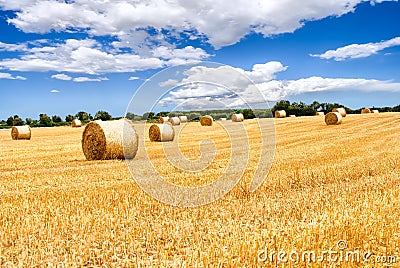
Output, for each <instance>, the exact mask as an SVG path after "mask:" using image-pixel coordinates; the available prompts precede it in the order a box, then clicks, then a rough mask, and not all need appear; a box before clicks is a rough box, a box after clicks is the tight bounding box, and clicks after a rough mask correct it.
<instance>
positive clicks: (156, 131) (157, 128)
mask: <svg viewBox="0 0 400 268" xmlns="http://www.w3.org/2000/svg"><path fill="white" fill-rule="evenodd" d="M174 137H175V131H174V128H173V127H172V125H171V124H153V125H151V126H150V129H149V138H150V141H160V142H163V141H173V140H174Z"/></svg>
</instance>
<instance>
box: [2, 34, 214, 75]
mask: <svg viewBox="0 0 400 268" xmlns="http://www.w3.org/2000/svg"><path fill="white" fill-rule="evenodd" d="M31 45H35V46H34V47H32V48H31V49H30V50H28V51H26V50H24V49H23V46H21V50H20V51H19V52H21V54H20V56H19V57H16V58H5V59H2V60H0V68H3V69H8V70H11V71H36V72H44V71H56V72H70V73H85V74H103V73H120V72H135V71H138V70H147V69H157V68H161V67H166V66H170V65H176V64H181V63H186V62H192V61H195V60H200V59H203V58H206V57H208V54H207V53H206V52H205V51H204V50H203V49H200V48H193V47H190V46H189V47H185V48H182V49H173V48H169V49H166V48H154V51H153V54H155V55H157V56H151V55H146V56H140V55H137V54H135V53H128V52H126V53H120V52H117V51H115V52H113V51H109V52H107V51H106V49H104V48H103V47H102V45H101V44H100V43H99V42H97V41H95V40H92V39H85V40H75V39H67V40H65V41H63V42H58V43H53V42H51V41H44V40H42V41H41V42H36V43H35V44H31ZM3 47H6V45H3ZM9 49H11V48H9ZM13 49H14V48H13ZM15 49H17V48H15ZM54 78H56V79H57V77H54Z"/></svg>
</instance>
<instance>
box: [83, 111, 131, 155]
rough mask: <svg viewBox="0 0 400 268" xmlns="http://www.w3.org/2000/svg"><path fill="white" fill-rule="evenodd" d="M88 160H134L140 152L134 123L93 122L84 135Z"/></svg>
mask: <svg viewBox="0 0 400 268" xmlns="http://www.w3.org/2000/svg"><path fill="white" fill-rule="evenodd" d="M82 149H83V153H84V155H85V157H86V159H87V160H106V159H132V158H134V157H135V155H136V152H137V150H138V135H137V133H136V130H135V128H134V126H133V123H132V121H130V120H129V119H126V118H123V119H120V120H115V121H101V120H96V121H92V122H90V123H89V124H87V125H86V127H85V130H84V131H83V135H82Z"/></svg>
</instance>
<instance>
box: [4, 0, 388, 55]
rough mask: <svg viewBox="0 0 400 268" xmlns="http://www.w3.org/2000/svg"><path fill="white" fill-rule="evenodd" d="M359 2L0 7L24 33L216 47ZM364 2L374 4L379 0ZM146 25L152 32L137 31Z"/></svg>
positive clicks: (147, 1)
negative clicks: (182, 39) (201, 42)
mask: <svg viewBox="0 0 400 268" xmlns="http://www.w3.org/2000/svg"><path fill="white" fill-rule="evenodd" d="M365 1H367V0H325V1H320V0H304V1H298V0H283V1H257V0H229V1H228V0H221V1H213V0H203V1H179V0H157V1H154V0H143V1H136V0H116V1H105V0H91V1H88V0H75V1H57V0H45V1H40V0H32V1H28V0H23V1H8V0H0V7H2V9H4V10H15V11H16V16H15V17H13V18H10V19H9V20H8V22H9V23H12V24H13V25H15V26H16V27H18V28H19V29H21V30H23V31H24V32H33V33H46V32H50V31H51V30H54V31H58V32H62V31H82V30H84V31H87V32H88V33H89V34H90V35H94V36H100V35H104V36H106V35H111V36H116V37H118V38H119V39H120V40H121V41H122V42H121V43H120V45H124V44H126V42H127V41H129V42H130V43H131V45H132V42H133V45H134V46H135V47H138V44H134V43H135V42H136V43H137V42H139V43H143V44H147V43H148V42H150V43H152V42H158V43H161V44H162V43H163V41H164V42H167V43H169V41H168V39H169V38H170V37H171V36H172V37H179V35H181V34H182V35H185V34H186V35H188V37H190V38H191V39H196V38H203V39H205V40H206V41H207V42H209V43H210V44H212V45H213V46H214V47H216V48H219V47H223V46H227V45H231V44H235V43H236V42H238V41H239V40H240V39H242V38H243V37H245V36H246V35H248V34H250V33H260V34H262V35H264V36H271V35H275V34H280V33H290V32H293V31H295V30H296V29H299V28H300V27H302V26H303V25H304V23H305V22H306V21H312V20H318V19H322V18H326V17H329V16H341V15H343V14H346V13H349V12H353V11H354V10H355V7H356V6H357V5H358V4H360V3H361V2H365ZM367 2H370V3H371V4H375V3H380V2H382V0H368V1H367ZM149 28H150V29H154V30H155V31H156V32H157V34H152V35H149V34H146V33H145V32H144V31H143V29H149ZM149 39H150V40H149Z"/></svg>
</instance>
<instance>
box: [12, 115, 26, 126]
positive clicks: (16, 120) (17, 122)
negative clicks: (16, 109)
mask: <svg viewBox="0 0 400 268" xmlns="http://www.w3.org/2000/svg"><path fill="white" fill-rule="evenodd" d="M24 123H25V122H24V121H23V120H22V119H21V118H19V116H18V115H14V120H13V125H14V126H22V125H24Z"/></svg>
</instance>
